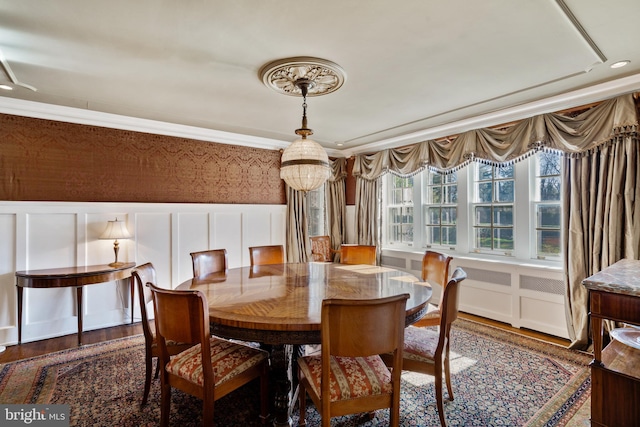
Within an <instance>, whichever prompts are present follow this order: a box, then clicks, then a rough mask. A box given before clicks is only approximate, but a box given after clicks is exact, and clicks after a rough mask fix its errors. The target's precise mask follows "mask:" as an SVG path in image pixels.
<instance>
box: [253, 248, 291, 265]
mask: <svg viewBox="0 0 640 427" xmlns="http://www.w3.org/2000/svg"><path fill="white" fill-rule="evenodd" d="M249 259H250V261H251V265H252V266H253V265H269V264H284V247H283V246H282V245H270V246H252V247H250V248H249Z"/></svg>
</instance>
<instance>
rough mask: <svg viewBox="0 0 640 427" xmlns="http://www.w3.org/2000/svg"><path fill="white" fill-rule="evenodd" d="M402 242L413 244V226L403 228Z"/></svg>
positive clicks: (407, 225) (408, 225)
mask: <svg viewBox="0 0 640 427" xmlns="http://www.w3.org/2000/svg"><path fill="white" fill-rule="evenodd" d="M402 241H403V242H405V243H411V242H413V224H406V225H403V226H402Z"/></svg>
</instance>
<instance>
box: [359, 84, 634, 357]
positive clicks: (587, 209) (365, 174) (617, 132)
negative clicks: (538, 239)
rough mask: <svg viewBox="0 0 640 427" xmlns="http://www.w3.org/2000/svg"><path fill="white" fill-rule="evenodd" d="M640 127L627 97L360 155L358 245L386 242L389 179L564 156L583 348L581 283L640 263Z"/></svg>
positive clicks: (574, 307)
mask: <svg viewBox="0 0 640 427" xmlns="http://www.w3.org/2000/svg"><path fill="white" fill-rule="evenodd" d="M637 128H638V117H637V113H636V106H635V105H634V101H633V96H632V95H631V94H628V95H622V96H620V97H617V98H613V99H610V100H607V101H604V102H602V103H600V104H599V105H597V106H595V107H593V108H591V109H589V110H587V111H585V112H584V113H582V114H579V115H577V116H576V117H571V116H566V115H562V114H557V113H550V114H543V115H539V116H535V117H531V118H528V119H525V120H522V121H520V122H519V123H517V124H516V125H514V126H512V127H510V128H508V129H503V130H496V129H475V130H471V131H468V132H465V133H462V134H460V135H458V136H457V137H455V138H449V139H444V140H438V141H425V142H421V143H419V144H415V145H412V146H408V147H403V148H400V149H391V150H384V151H381V152H378V153H375V154H371V155H360V156H357V157H356V159H355V163H354V168H353V175H354V176H355V177H356V232H357V233H358V239H363V241H375V239H377V238H379V236H378V235H376V234H375V233H376V231H377V229H378V228H377V227H375V226H374V222H376V221H378V223H379V219H378V215H379V206H378V205H377V204H375V203H373V202H372V201H373V200H374V198H375V197H376V195H375V193H376V191H375V190H374V186H375V185H376V184H373V183H374V182H375V180H377V179H379V178H380V176H382V175H383V174H384V173H387V172H394V173H396V174H398V175H401V176H407V175H411V174H414V173H417V172H419V171H421V170H422V169H424V168H425V167H430V168H434V169H436V170H441V171H450V170H455V169H458V168H461V167H463V166H465V165H466V164H468V163H469V162H471V161H479V162H484V163H491V164H504V163H512V162H515V161H518V160H521V159H524V158H526V157H527V156H529V155H531V154H532V153H535V152H536V151H538V150H554V151H560V152H563V153H565V157H566V160H565V165H566V168H565V169H566V171H565V174H566V175H565V180H566V182H567V185H566V186H565V194H564V201H565V212H568V213H569V215H566V217H567V219H566V221H567V222H566V223H565V227H566V228H565V230H564V231H565V242H564V243H565V249H566V250H565V257H566V259H565V266H566V287H567V293H566V296H567V304H566V306H567V318H568V319H569V322H568V323H569V329H570V330H569V335H570V336H571V337H572V341H573V345H574V346H576V347H579V346H583V345H585V343H586V342H587V339H588V338H587V337H588V330H587V325H588V322H587V321H586V318H587V313H588V307H587V294H586V293H585V292H584V289H583V287H582V285H581V281H582V280H583V279H584V278H585V277H588V276H589V275H591V274H593V273H595V272H597V271H599V270H600V269H601V268H603V267H606V266H607V265H609V264H612V263H613V262H615V261H617V260H618V259H620V258H621V257H627V258H636V259H637V258H638V252H639V250H638V239H639V237H638V231H636V230H637V229H640V224H637V221H638V209H639V206H638V204H636V203H635V200H638V197H637V196H638V195H639V194H637V193H638V191H640V190H638V185H639V184H640V181H639V180H638V176H637V175H638V171H637V164H638V159H637V156H638V153H637V151H638V147H637V145H638V134H637ZM365 183H366V184H365ZM612 209H613V210H612ZM609 214H610V215H609ZM616 215H617V216H616ZM621 216H622V217H623V219H622V220H619V219H618V218H619V217H621Z"/></svg>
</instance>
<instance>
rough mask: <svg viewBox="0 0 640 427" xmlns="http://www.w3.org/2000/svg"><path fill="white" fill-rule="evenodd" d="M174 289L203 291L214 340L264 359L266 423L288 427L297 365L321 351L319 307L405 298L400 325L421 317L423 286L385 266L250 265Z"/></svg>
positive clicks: (426, 295) (425, 297) (425, 299)
mask: <svg viewBox="0 0 640 427" xmlns="http://www.w3.org/2000/svg"><path fill="white" fill-rule="evenodd" d="M177 289H178V290H187V289H197V290H199V291H202V292H203V293H204V294H205V296H206V298H207V303H208V306H209V320H210V325H211V333H212V334H213V335H216V336H219V337H223V338H227V339H235V340H241V341H245V342H249V343H255V345H259V346H260V347H261V348H264V349H266V350H267V351H269V354H270V366H271V373H270V390H271V394H272V412H273V424H274V425H275V426H290V425H291V422H292V420H291V412H292V409H293V406H294V405H295V402H296V398H297V396H296V395H297V390H298V388H297V377H296V366H297V365H296V360H297V357H299V356H300V355H302V354H303V353H304V351H305V346H308V345H314V344H321V339H320V329H321V309H322V301H323V300H325V299H329V298H347V299H377V298H384V297H388V296H392V295H398V294H404V293H406V294H409V299H408V300H407V304H406V316H405V324H406V326H408V325H411V324H413V323H415V322H416V321H417V320H418V319H420V318H421V317H422V316H423V315H424V314H425V313H426V311H427V306H428V303H429V301H430V299H431V296H432V289H431V286H430V285H429V284H428V283H425V282H421V281H420V279H418V278H417V277H415V276H414V275H412V274H410V273H408V272H406V271H402V270H398V269H394V268H389V267H385V266H374V265H348V264H339V263H325V262H308V263H284V264H271V265H259V266H258V265H255V266H245V267H239V268H232V269H228V270H226V271H225V272H219V273H212V274H209V275H206V276H200V277H198V278H192V279H189V280H186V281H185V282H183V283H181V284H180V285H179V286H178V287H177Z"/></svg>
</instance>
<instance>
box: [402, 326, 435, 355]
mask: <svg viewBox="0 0 640 427" xmlns="http://www.w3.org/2000/svg"><path fill="white" fill-rule="evenodd" d="M439 337H440V334H439V333H438V332H437V331H436V330H434V329H429V328H415V327H413V326H409V327H408V328H406V329H405V330H404V350H403V357H404V358H405V359H412V360H417V361H420V362H426V363H434V355H435V351H436V347H437V346H438V338H439Z"/></svg>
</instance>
